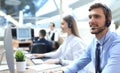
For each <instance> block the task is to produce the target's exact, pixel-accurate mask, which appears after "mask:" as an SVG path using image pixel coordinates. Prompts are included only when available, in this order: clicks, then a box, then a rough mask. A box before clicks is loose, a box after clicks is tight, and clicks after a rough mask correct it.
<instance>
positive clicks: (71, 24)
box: [63, 15, 80, 37]
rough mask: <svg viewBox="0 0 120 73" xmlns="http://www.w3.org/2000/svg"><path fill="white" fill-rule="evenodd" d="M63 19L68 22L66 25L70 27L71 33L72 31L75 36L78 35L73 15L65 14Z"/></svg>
mask: <svg viewBox="0 0 120 73" xmlns="http://www.w3.org/2000/svg"><path fill="white" fill-rule="evenodd" d="M63 20H64V21H66V22H67V23H68V27H69V28H71V31H72V33H73V34H74V35H75V36H77V37H80V35H79V31H78V28H77V24H76V21H75V19H74V18H73V16H71V15H67V16H65V17H64V18H63Z"/></svg>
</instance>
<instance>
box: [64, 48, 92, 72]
mask: <svg viewBox="0 0 120 73" xmlns="http://www.w3.org/2000/svg"><path fill="white" fill-rule="evenodd" d="M90 49H91V46H89V47H88V48H87V50H86V51H85V52H84V53H83V54H82V55H81V57H80V58H79V59H77V60H75V61H74V62H73V63H72V64H70V65H69V66H67V68H66V69H65V70H64V73H76V72H78V71H79V70H81V69H83V68H84V67H85V66H86V65H87V64H88V63H89V62H90V61H91V51H90Z"/></svg>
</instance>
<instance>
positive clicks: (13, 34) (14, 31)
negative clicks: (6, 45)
mask: <svg viewBox="0 0 120 73" xmlns="http://www.w3.org/2000/svg"><path fill="white" fill-rule="evenodd" d="M11 30H12V38H13V39H16V38H17V32H16V28H14V27H13V28H12V29H11Z"/></svg>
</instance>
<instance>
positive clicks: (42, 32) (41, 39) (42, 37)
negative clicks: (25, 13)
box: [33, 29, 53, 52]
mask: <svg viewBox="0 0 120 73" xmlns="http://www.w3.org/2000/svg"><path fill="white" fill-rule="evenodd" d="M45 36H46V31H45V30H44V29H42V30H40V31H39V38H38V39H37V40H34V41H33V44H36V43H44V44H45V45H46V46H47V52H50V51H52V50H53V48H52V42H50V41H48V40H46V39H45Z"/></svg>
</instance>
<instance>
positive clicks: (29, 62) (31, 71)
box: [0, 56, 61, 73]
mask: <svg viewBox="0 0 120 73" xmlns="http://www.w3.org/2000/svg"><path fill="white" fill-rule="evenodd" d="M4 57H5V56H4ZM25 59H26V63H27V65H28V66H35V65H34V64H33V62H32V61H31V60H30V59H29V58H25ZM37 68H38V67H37ZM60 69H61V67H56V68H49V69H44V70H39V71H36V70H35V69H28V67H27V68H26V70H25V72H23V73H43V72H46V71H50V70H52V71H53V70H60ZM0 73H10V72H9V70H4V71H0ZM15 73H19V72H17V71H15Z"/></svg>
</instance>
